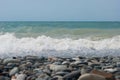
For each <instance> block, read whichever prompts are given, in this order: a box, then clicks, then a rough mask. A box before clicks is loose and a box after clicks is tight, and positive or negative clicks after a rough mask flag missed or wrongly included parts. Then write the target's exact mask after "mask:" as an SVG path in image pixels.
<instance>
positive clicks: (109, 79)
mask: <svg viewBox="0 0 120 80" xmlns="http://www.w3.org/2000/svg"><path fill="white" fill-rule="evenodd" d="M91 73H93V74H97V75H101V76H104V77H105V78H106V80H115V78H114V75H113V74H111V73H106V72H104V71H98V70H92V71H91Z"/></svg>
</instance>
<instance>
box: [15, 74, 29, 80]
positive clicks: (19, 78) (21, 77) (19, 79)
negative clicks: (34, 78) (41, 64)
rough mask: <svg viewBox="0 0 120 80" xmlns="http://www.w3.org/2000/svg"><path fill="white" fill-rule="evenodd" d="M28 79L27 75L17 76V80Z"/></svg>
mask: <svg viewBox="0 0 120 80" xmlns="http://www.w3.org/2000/svg"><path fill="white" fill-rule="evenodd" d="M26 77H27V76H26V74H18V75H16V80H25V78H26Z"/></svg>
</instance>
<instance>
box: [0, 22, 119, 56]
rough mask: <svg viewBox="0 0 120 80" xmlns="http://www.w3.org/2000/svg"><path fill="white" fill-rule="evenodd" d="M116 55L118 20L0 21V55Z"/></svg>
mask: <svg viewBox="0 0 120 80" xmlns="http://www.w3.org/2000/svg"><path fill="white" fill-rule="evenodd" d="M24 55H38V56H62V57H71V56H72V57H74V56H79V55H81V56H107V55H112V56H120V22H32V21H31V22H29V21H28V22H19V21H18V22H0V57H10V56H24Z"/></svg>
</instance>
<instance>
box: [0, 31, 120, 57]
mask: <svg viewBox="0 0 120 80" xmlns="http://www.w3.org/2000/svg"><path fill="white" fill-rule="evenodd" d="M118 50H120V36H115V37H113V38H109V39H103V40H98V41H92V40H88V39H78V40H73V39H70V38H64V39H55V38H51V37H47V36H44V35H43V36H39V37H37V38H33V37H23V38H17V37H15V36H14V34H10V33H7V34H3V35H0V56H3V57H5V56H16V55H17V56H21V55H22V56H23V55H31V54H32V55H40V56H41V55H56V56H57V55H63V54H62V53H61V51H63V52H64V55H65V56H66V55H69V54H71V53H72V55H74V54H75V55H76V54H85V55H88V54H92V53H94V54H97V55H101V54H102V55H105V54H106V53H111V54H113V55H114V54H117V55H118V54H119V51H118ZM46 51H48V52H46ZM50 51H54V52H55V53H54V52H53V53H51V52H50ZM65 51H66V52H65ZM45 53H47V54H45ZM67 53H68V54H67ZM69 56H70V55H69Z"/></svg>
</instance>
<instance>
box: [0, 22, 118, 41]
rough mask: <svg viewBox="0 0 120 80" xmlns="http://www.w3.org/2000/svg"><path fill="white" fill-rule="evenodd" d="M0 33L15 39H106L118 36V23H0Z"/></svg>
mask: <svg viewBox="0 0 120 80" xmlns="http://www.w3.org/2000/svg"><path fill="white" fill-rule="evenodd" d="M0 32H1V33H6V32H8V33H15V35H16V36H17V37H27V36H28V37H38V36H41V35H46V36H50V37H55V38H64V37H69V38H75V39H77V38H80V37H88V36H96V37H100V38H106V37H113V36H115V35H120V22H32V21H31V22H29V21H28V22H0Z"/></svg>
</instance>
